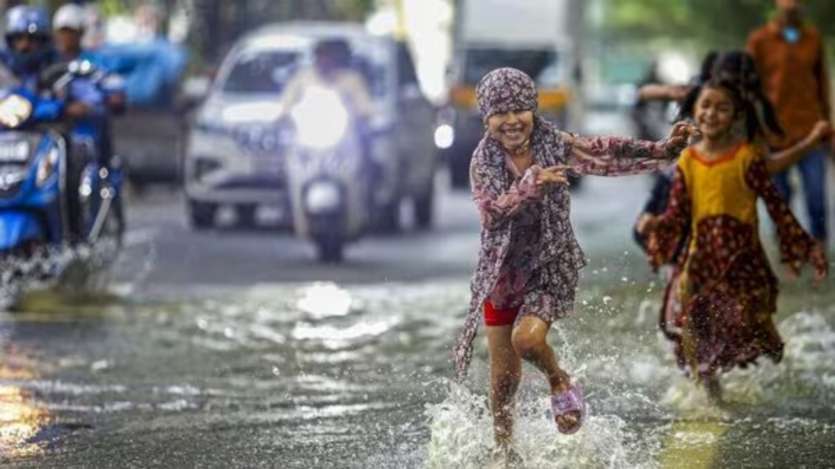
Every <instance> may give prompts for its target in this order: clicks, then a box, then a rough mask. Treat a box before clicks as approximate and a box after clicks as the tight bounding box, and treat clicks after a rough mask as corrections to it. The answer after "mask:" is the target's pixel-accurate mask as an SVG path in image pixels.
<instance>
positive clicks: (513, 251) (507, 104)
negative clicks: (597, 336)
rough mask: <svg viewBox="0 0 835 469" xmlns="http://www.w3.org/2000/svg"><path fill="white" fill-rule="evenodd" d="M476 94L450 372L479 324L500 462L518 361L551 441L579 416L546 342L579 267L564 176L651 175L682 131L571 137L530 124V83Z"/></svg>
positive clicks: (533, 103) (512, 74)
mask: <svg viewBox="0 0 835 469" xmlns="http://www.w3.org/2000/svg"><path fill="white" fill-rule="evenodd" d="M476 92H477V96H478V105H479V108H480V110H481V113H482V116H483V118H484V123H485V126H486V128H487V130H486V132H485V135H484V137H483V138H482V140H481V142H480V143H479V145H478V147H477V149H476V150H475V153H474V154H473V159H472V162H471V166H470V178H471V185H472V191H473V198H474V200H475V202H476V205H477V207H478V210H479V213H480V216H481V227H482V230H481V249H480V253H479V260H478V266H477V268H476V271H475V274H474V277H473V281H472V286H471V290H472V299H471V303H470V309H469V314H468V315H467V318H466V323H465V326H464V329H463V331H462V333H461V335H460V336H459V338H458V341H457V343H456V346H455V364H456V371H457V374H458V378H459V380H461V379H463V378H464V377H465V376H466V373H467V368H468V366H469V363H470V360H471V358H472V353H473V340H474V339H475V336H476V333H477V330H478V326H479V324H480V323H481V322H484V323H485V325H486V329H487V343H488V349H489V355H490V381H491V383H490V384H491V385H490V400H491V409H492V412H493V419H494V433H495V439H496V443H497V450H498V453H499V455H501V454H504V455H505V456H506V455H507V454H508V453H509V452H510V441H511V436H512V406H513V397H514V395H515V393H516V390H517V388H518V386H519V382H520V378H521V364H522V360H526V361H528V362H530V363H531V364H533V365H534V366H535V367H536V368H538V369H539V370H540V371H541V372H542V373H543V374H544V376H545V378H546V380H547V382H548V385H549V388H550V395H551V407H552V411H553V415H554V417H555V421H556V425H557V427H558V429H559V431H560V432H562V433H574V432H576V431H577V430H578V429H579V428H580V426H581V424H582V420H583V417H584V413H585V404H584V399H583V391H582V388H581V387H580V386H579V385H577V384H572V383H571V380H570V378H569V375H568V373H567V372H565V371H564V370H563V369H562V368H560V367H559V365H558V363H557V358H556V356H555V355H554V351H553V349H552V348H551V347H550V346H549V345H548V343H547V341H546V335H547V333H548V330H549V329H550V327H551V324H552V323H553V322H554V321H555V320H557V319H559V318H562V317H564V316H566V315H568V314H570V313H572V312H573V310H574V294H575V290H576V288H577V280H578V273H579V271H580V269H581V268H582V267H583V266H584V265H585V264H586V260H585V256H584V254H583V251H582V250H581V249H580V246H579V244H578V243H577V240H576V239H575V237H574V232H573V230H572V227H571V221H570V219H569V202H570V199H569V193H568V189H567V183H566V172H567V171H571V172H574V173H577V174H594V175H604V176H606V175H608V176H614V175H622V174H635V173H640V172H652V171H654V170H657V169H658V168H659V167H660V166H661V165H663V164H665V163H668V162H669V161H670V160H671V159H673V158H674V157H675V156H676V155H677V154H678V153H679V152H680V150H681V149H682V148H683V147H684V146H685V144H686V139H687V129H688V128H687V126H678V127H676V128H675V129H674V132H673V136H672V137H671V138H669V139H667V140H666V141H664V142H661V143H654V142H641V141H636V140H632V139H627V138H580V137H576V136H574V135H571V134H568V133H566V132H563V131H560V130H558V129H557V128H555V127H554V126H553V125H552V124H551V123H549V122H547V121H545V120H544V119H542V118H541V117H540V116H538V115H537V90H536V86H535V85H534V82H533V80H531V78H530V77H528V76H527V75H526V74H525V73H523V72H521V71H519V70H516V69H511V68H503V69H498V70H494V71H492V72H490V73H489V74H487V75H486V76H485V77H484V78H483V79H482V80H481V82H480V83H479V85H478V87H477V89H476Z"/></svg>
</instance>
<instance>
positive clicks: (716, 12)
mask: <svg viewBox="0 0 835 469" xmlns="http://www.w3.org/2000/svg"><path fill="white" fill-rule="evenodd" d="M805 3H806V6H805V8H806V13H807V14H806V16H807V18H808V20H809V21H811V22H812V23H814V24H815V25H816V26H817V27H818V28H819V29H820V30H821V31H822V32H823V33H824V34H825V35H826V36H828V37H835V2H833V1H831V0H818V1H812V0H808V1H806V2H805ZM773 11H774V0H672V1H671V0H605V1H604V12H605V14H604V27H605V28H606V30H607V31H608V32H609V33H611V34H612V35H613V36H614V37H616V38H634V39H639V40H640V39H646V38H652V37H659V36H663V37H670V38H673V39H675V38H681V39H687V40H695V41H697V42H698V43H700V44H701V45H703V46H705V47H724V48H727V47H735V46H741V45H742V44H744V42H745V38H746V37H747V36H748V33H749V32H750V31H752V30H753V29H754V28H756V27H758V26H760V25H762V24H763V23H764V22H766V21H767V20H768V19H769V18H770V17H771V15H772V14H773Z"/></svg>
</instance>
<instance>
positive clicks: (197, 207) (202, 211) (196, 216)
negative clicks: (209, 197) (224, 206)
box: [189, 200, 217, 230]
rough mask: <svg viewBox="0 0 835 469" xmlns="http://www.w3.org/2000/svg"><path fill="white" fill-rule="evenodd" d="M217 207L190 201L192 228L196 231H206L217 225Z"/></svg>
mask: <svg viewBox="0 0 835 469" xmlns="http://www.w3.org/2000/svg"><path fill="white" fill-rule="evenodd" d="M216 212H217V205H215V204H211V203H205V202H197V201H196V200H190V201H189V217H190V219H191V226H192V228H194V229H196V230H205V229H208V228H211V227H213V226H214V225H215V213H216Z"/></svg>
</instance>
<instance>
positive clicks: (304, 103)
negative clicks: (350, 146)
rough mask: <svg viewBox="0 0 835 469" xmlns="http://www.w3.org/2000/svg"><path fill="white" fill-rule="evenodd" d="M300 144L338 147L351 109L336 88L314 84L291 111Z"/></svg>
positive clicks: (313, 146)
mask: <svg viewBox="0 0 835 469" xmlns="http://www.w3.org/2000/svg"><path fill="white" fill-rule="evenodd" d="M290 116H291V117H292V118H293V123H294V124H295V127H296V138H297V139H298V143H299V144H300V145H304V146H307V147H310V148H313V149H317V150H324V149H327V148H331V147H334V146H336V144H337V143H339V141H340V140H342V138H343V137H344V136H345V133H346V132H347V130H348V122H349V119H350V117H349V115H348V110H347V109H345V105H344V104H343V103H342V98H340V97H339V94H338V93H337V92H335V91H333V90H329V89H327V88H323V87H321V86H311V87H309V88H307V89H306V90H305V91H304V93H303V94H302V98H301V100H299V103H298V104H297V105H296V106H295V107H294V108H293V110H292V111H290Z"/></svg>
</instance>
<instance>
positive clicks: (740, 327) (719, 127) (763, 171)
mask: <svg viewBox="0 0 835 469" xmlns="http://www.w3.org/2000/svg"><path fill="white" fill-rule="evenodd" d="M720 60H721V59H720ZM750 73H752V74H754V73H755V72H754V71H753V69H751V71H750ZM754 76H755V75H750V74H749V75H746V74H744V73H743V74H741V75H739V74H737V75H735V76H731V75H726V74H723V73H714V75H713V76H712V77H711V78H710V79H709V80H708V81H707V82H706V83H704V84H702V85H699V86H697V87H695V88H694V89H693V90H691V92H690V94H689V96H688V97H687V98H686V99H685V101H684V105H683V108H682V115H683V116H684V117H685V118H692V119H694V120H695V122H696V125H697V127H698V130H699V133H700V134H701V140H700V141H699V142H698V143H696V144H695V145H692V146H691V147H689V148H687V149H686V150H684V152H682V154H681V157H680V158H679V161H678V165H677V168H676V174H675V177H674V180H673V186H672V190H671V192H670V200H669V204H668V206H667V208H666V210H665V212H664V213H663V214H662V215H660V216H653V217H649V218H648V219H647V220H645V221H644V223H643V227H642V230H643V231H644V232H645V233H647V236H648V251H649V255H650V259H651V264H652V265H653V266H654V267H656V268H657V267H658V266H660V265H662V264H664V263H666V262H671V261H673V259H674V258H675V257H676V253H677V251H678V247H679V244H680V243H681V241H682V240H683V239H685V238H687V245H686V246H685V248H684V249H683V251H682V252H681V254H680V255H679V256H678V258H677V259H676V265H677V272H676V273H675V274H674V275H673V277H672V279H671V280H670V282H669V284H668V287H667V292H666V294H665V299H664V303H663V306H662V312H661V318H662V319H661V324H662V329H663V331H664V333H665V334H666V335H667V337H668V338H670V339H671V340H672V341H674V343H675V353H676V357H677V360H678V364H679V366H681V367H682V368H685V369H687V370H689V372H690V373H691V374H692V376H694V377H695V378H696V379H697V380H698V381H699V382H700V383H701V384H703V385H704V386H705V387H706V389H707V391H708V393H709V395H710V396H711V397H712V398H714V399H716V400H720V399H721V387H720V385H719V374H720V373H721V372H723V371H728V370H730V369H732V368H733V367H735V366H740V367H744V366H746V365H748V364H750V363H753V362H754V361H756V359H757V358H758V357H760V356H761V355H766V356H768V357H770V358H771V359H772V360H774V361H775V362H778V361H779V360H780V359H781V357H782V352H783V341H782V339H781V338H780V335H779V334H778V332H777V329H776V328H775V326H774V322H773V319H772V317H773V315H774V313H775V312H776V305H777V278H776V277H775V276H774V274H773V273H772V271H771V268H770V266H769V263H768V260H767V258H766V256H765V252H764V251H763V248H762V245H761V244H760V241H759V233H758V228H759V224H758V220H757V200H758V199H762V200H763V201H764V202H765V205H766V207H767V209H768V213H769V215H770V216H771V218H772V219H773V220H774V222H775V224H776V226H777V231H778V234H779V237H780V253H781V258H782V262H783V263H785V264H786V265H787V266H788V267H789V269H790V270H791V271H792V272H794V273H797V272H799V270H800V268H801V266H802V264H803V263H804V262H810V263H812V264H813V266H814V267H815V280H816V282H820V281H821V280H822V279H823V278H824V276H825V275H826V273H827V262H826V256H825V253H824V252H823V250H822V249H821V247H820V246H819V245H818V244H817V243H816V242H815V240H814V239H813V238H812V237H811V236H809V235H808V234H807V233H806V232H805V231H803V229H802V228H801V227H800V225H798V223H797V221H796V219H795V218H794V216H793V215H792V213H791V211H790V210H789V208H788V206H787V205H786V204H785V202H784V201H783V199H782V198H781V197H780V195H779V193H778V192H777V190H776V188H775V186H774V185H773V184H772V182H771V178H770V169H771V170H772V171H773V169H774V167H775V165H779V164H780V161H777V162H775V161H773V160H768V159H767V158H766V157H767V156H768V153H767V150H766V149H765V147H764V145H762V144H758V143H753V142H758V141H759V139H761V138H762V137H764V135H765V133H766V132H767V131H769V130H770V131H772V132H774V131H777V132H779V126H777V124H776V119H775V118H774V110H773V108H772V107H771V105H770V103H769V102H768V100H766V99H765V98H764V97H763V95H762V93H757V92H756V88H755V87H754V86H753V84H754V82H753V81H750V80H753V79H754V78H752V77H754ZM746 80H749V82H748V83H747V84H746Z"/></svg>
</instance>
